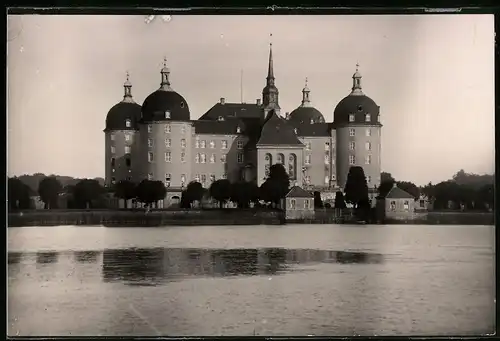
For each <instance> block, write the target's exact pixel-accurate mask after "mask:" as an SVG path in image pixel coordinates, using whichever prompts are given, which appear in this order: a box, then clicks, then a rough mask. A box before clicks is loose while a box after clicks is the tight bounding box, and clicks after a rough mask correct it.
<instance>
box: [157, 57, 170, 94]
mask: <svg viewBox="0 0 500 341" xmlns="http://www.w3.org/2000/svg"><path fill="white" fill-rule="evenodd" d="M169 76H170V69H169V68H168V67H167V57H164V58H163V69H161V85H160V90H165V91H172V88H171V87H170V80H169Z"/></svg>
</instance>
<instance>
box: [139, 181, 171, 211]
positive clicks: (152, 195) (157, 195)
mask: <svg viewBox="0 0 500 341" xmlns="http://www.w3.org/2000/svg"><path fill="white" fill-rule="evenodd" d="M136 194H137V200H138V201H140V202H142V203H144V204H146V206H148V207H151V206H152V204H153V203H156V202H158V201H159V200H162V199H164V198H165V195H166V194H167V189H166V188H165V185H164V184H163V182H161V181H151V180H147V179H145V180H142V181H141V182H140V183H139V185H138V186H137V189H136Z"/></svg>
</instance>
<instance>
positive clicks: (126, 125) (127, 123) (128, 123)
mask: <svg viewBox="0 0 500 341" xmlns="http://www.w3.org/2000/svg"><path fill="white" fill-rule="evenodd" d="M125 127H127V128H130V127H132V121H131V120H125Z"/></svg>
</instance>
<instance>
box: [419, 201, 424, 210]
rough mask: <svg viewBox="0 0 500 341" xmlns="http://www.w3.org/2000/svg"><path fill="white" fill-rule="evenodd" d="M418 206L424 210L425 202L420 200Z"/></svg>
mask: <svg viewBox="0 0 500 341" xmlns="http://www.w3.org/2000/svg"><path fill="white" fill-rule="evenodd" d="M419 204H420V207H421V208H424V207H425V200H422V199H420V200H419Z"/></svg>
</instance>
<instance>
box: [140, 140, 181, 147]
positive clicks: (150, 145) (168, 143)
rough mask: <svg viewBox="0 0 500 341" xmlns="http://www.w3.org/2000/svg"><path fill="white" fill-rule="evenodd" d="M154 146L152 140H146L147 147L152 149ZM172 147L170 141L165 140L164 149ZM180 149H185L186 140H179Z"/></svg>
mask: <svg viewBox="0 0 500 341" xmlns="http://www.w3.org/2000/svg"><path fill="white" fill-rule="evenodd" d="M154 145H155V141H154V139H148V147H149V148H152V147H154ZM171 146H172V139H165V147H167V148H170V147H171ZM181 148H186V139H181Z"/></svg>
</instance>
